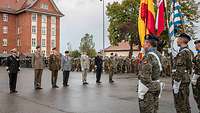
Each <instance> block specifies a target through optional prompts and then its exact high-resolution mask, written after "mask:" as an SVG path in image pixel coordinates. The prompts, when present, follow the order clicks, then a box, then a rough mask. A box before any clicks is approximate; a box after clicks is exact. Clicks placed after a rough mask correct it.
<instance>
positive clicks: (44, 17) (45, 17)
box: [42, 15, 47, 23]
mask: <svg viewBox="0 0 200 113" xmlns="http://www.w3.org/2000/svg"><path fill="white" fill-rule="evenodd" d="M42 23H47V16H46V15H42Z"/></svg>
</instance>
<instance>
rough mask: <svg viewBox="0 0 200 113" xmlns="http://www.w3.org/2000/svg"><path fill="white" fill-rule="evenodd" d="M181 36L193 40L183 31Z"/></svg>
mask: <svg viewBox="0 0 200 113" xmlns="http://www.w3.org/2000/svg"><path fill="white" fill-rule="evenodd" d="M179 38H185V39H187V40H188V41H190V40H191V38H190V36H189V35H187V34H186V33H182V34H180V36H179Z"/></svg>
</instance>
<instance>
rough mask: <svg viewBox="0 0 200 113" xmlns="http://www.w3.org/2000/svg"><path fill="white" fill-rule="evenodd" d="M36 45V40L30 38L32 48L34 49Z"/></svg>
mask: <svg viewBox="0 0 200 113" xmlns="http://www.w3.org/2000/svg"><path fill="white" fill-rule="evenodd" d="M36 45H37V43H36V38H32V47H36Z"/></svg>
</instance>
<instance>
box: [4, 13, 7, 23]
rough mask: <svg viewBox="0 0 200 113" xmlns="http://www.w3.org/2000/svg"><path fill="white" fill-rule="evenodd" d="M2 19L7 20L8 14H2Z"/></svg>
mask: <svg viewBox="0 0 200 113" xmlns="http://www.w3.org/2000/svg"><path fill="white" fill-rule="evenodd" d="M3 21H4V22H8V14H3Z"/></svg>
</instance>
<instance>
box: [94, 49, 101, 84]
mask: <svg viewBox="0 0 200 113" xmlns="http://www.w3.org/2000/svg"><path fill="white" fill-rule="evenodd" d="M95 65H96V79H97V80H96V83H101V81H100V80H101V73H102V69H103V59H102V56H101V55H100V52H99V53H98V55H97V56H96V57H95Z"/></svg>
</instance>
